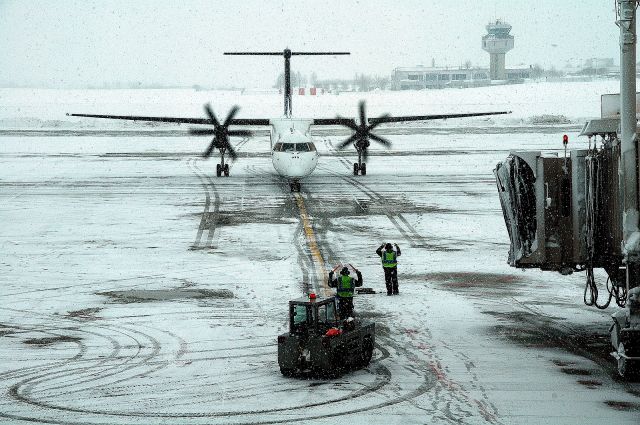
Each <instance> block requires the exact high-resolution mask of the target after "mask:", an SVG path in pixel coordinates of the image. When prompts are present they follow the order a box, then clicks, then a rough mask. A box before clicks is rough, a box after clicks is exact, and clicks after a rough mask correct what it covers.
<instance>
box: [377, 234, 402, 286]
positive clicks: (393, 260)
mask: <svg viewBox="0 0 640 425" xmlns="http://www.w3.org/2000/svg"><path fill="white" fill-rule="evenodd" d="M393 245H395V247H396V249H395V250H394V249H393V246H392V245H391V244H390V243H387V244H386V245H385V244H382V245H380V248H378V249H377V250H376V254H378V255H379V256H380V258H382V268H383V269H384V283H385V285H386V286H387V295H398V257H399V256H400V247H399V246H398V244H393ZM382 248H384V251H383V250H382Z"/></svg>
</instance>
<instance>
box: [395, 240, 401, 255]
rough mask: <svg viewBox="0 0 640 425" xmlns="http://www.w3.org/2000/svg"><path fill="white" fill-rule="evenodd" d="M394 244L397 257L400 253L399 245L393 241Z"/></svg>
mask: <svg viewBox="0 0 640 425" xmlns="http://www.w3.org/2000/svg"><path fill="white" fill-rule="evenodd" d="M394 245H395V247H396V254H397V256H398V257H399V256H400V254H401V253H400V247H399V246H398V244H397V243H394Z"/></svg>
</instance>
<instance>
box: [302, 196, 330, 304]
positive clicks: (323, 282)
mask: <svg viewBox="0 0 640 425" xmlns="http://www.w3.org/2000/svg"><path fill="white" fill-rule="evenodd" d="M293 195H294V196H295V198H296V204H298V209H299V210H300V219H301V220H302V227H303V228H304V234H305V236H306V238H307V245H308V246H309V251H311V256H312V258H313V262H314V263H315V265H316V272H317V278H318V280H320V285H317V287H318V289H320V290H321V291H322V294H321V295H323V296H325V297H328V296H331V295H333V293H332V291H331V289H330V288H329V285H328V283H327V280H328V278H329V275H328V274H327V267H326V264H325V262H324V258H323V257H322V253H321V252H320V248H318V241H317V240H316V234H315V232H314V231H313V225H312V224H311V220H310V219H309V214H308V213H307V208H306V207H305V206H304V199H303V198H302V195H300V194H299V193H294V194H293Z"/></svg>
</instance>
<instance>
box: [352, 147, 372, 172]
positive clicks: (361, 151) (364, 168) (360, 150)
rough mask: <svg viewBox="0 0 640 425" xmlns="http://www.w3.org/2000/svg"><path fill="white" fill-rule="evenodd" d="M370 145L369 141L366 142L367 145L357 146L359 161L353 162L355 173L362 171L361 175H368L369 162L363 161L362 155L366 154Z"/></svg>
mask: <svg viewBox="0 0 640 425" xmlns="http://www.w3.org/2000/svg"><path fill="white" fill-rule="evenodd" d="M367 146H369V142H366V145H365V146H364V147H363V148H359V147H358V146H356V150H357V151H358V162H354V163H353V175H354V176H357V175H358V173H360V175H361V176H366V175H367V164H365V163H364V162H362V159H363V158H362V157H363V156H364V150H365V149H366V148H367Z"/></svg>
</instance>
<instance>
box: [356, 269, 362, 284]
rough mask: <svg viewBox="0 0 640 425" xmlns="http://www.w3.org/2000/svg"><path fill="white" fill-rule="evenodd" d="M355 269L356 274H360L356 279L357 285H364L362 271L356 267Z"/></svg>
mask: <svg viewBox="0 0 640 425" xmlns="http://www.w3.org/2000/svg"><path fill="white" fill-rule="evenodd" d="M354 269H355V271H356V276H358V279H357V280H356V286H362V283H363V281H362V273H360V270H358V269H356V268H355V267H354Z"/></svg>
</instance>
